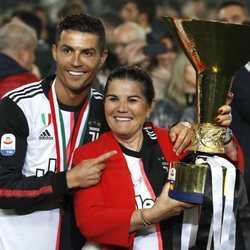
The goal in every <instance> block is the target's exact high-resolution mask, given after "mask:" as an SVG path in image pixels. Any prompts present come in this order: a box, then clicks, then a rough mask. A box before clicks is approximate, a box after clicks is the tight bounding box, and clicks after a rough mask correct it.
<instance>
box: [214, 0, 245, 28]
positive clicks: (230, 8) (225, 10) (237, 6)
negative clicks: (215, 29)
mask: <svg viewBox="0 0 250 250" xmlns="http://www.w3.org/2000/svg"><path fill="white" fill-rule="evenodd" d="M218 20H219V21H222V22H228V23H238V24H242V23H243V22H245V21H247V8H246V6H245V5H244V4H243V3H241V2H238V1H226V2H223V3H222V4H221V5H220V6H219V8H218Z"/></svg>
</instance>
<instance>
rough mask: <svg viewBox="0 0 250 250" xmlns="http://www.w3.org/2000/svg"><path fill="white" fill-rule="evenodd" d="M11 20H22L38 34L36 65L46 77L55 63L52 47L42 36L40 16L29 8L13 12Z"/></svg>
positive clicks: (40, 73)
mask: <svg viewBox="0 0 250 250" xmlns="http://www.w3.org/2000/svg"><path fill="white" fill-rule="evenodd" d="M11 22H22V23H25V24H27V25H29V26H30V27H32V28H33V29H34V30H35V31H36V34H37V38H38V40H37V46H36V50H35V55H36V58H35V59H36V60H35V65H36V66H37V68H38V70H39V75H40V77H42V78H43V77H46V76H47V75H48V73H49V71H50V68H51V65H52V63H53V58H52V56H51V48H50V46H49V44H48V43H47V42H46V41H45V40H43V39H42V38H41V34H42V29H43V24H42V20H41V19H40V17H38V16H37V15H36V14H34V13H33V12H31V11H28V10H17V11H15V12H14V13H13V14H12V17H11Z"/></svg>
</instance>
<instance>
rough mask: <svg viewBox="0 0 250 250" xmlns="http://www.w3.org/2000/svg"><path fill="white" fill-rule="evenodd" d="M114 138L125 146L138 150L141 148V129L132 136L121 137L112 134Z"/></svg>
mask: <svg viewBox="0 0 250 250" xmlns="http://www.w3.org/2000/svg"><path fill="white" fill-rule="evenodd" d="M114 136H115V138H116V140H117V141H118V142H119V143H120V144H121V145H122V146H124V147H125V148H127V149H130V150H133V151H136V152H139V151H140V150H141V148H142V144H143V133H142V131H141V133H140V134H138V135H136V136H133V137H129V138H126V137H121V136H119V135H114Z"/></svg>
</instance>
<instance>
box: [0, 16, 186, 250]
mask: <svg viewBox="0 0 250 250" xmlns="http://www.w3.org/2000/svg"><path fill="white" fill-rule="evenodd" d="M52 52H53V57H54V59H55V60H56V62H57V70H56V72H57V74H56V76H55V75H52V76H49V77H48V78H46V79H44V80H43V81H41V82H34V83H32V84H29V85H26V86H25V87H21V88H18V89H15V90H13V91H11V92H9V93H8V94H7V95H6V97H5V98H3V99H2V100H1V102H0V137H1V146H0V147H1V148H0V166H1V167H0V207H1V208H2V209H1V210H0V247H1V249H4V250H24V249H25V250H54V249H60V250H62V249H65V250H70V249H78V250H79V249H81V248H82V246H83V245H84V239H83V238H82V237H81V236H80V233H79V231H78V230H77V229H76V226H75V224H74V222H75V221H74V216H73V210H72V209H71V208H72V201H71V195H72V193H73V189H74V188H86V187H89V186H92V185H95V184H96V183H98V182H99V180H100V177H101V172H102V169H103V168H104V167H105V164H104V161H105V160H106V159H108V158H109V157H111V156H112V155H113V154H115V153H116V152H115V151H111V152H107V153H105V154H103V155H101V156H100V157H98V158H95V159H91V160H88V161H83V162H81V163H80V164H79V165H78V166H77V167H75V168H71V165H72V164H71V158H72V153H73V151H74V149H75V148H76V147H78V146H79V145H80V144H84V143H86V142H89V141H92V140H95V139H96V138H98V136H99V135H100V133H102V132H104V131H105V130H107V126H106V122H105V120H104V114H103V103H102V95H101V94H99V93H97V92H96V91H95V90H93V89H91V86H92V83H93V80H94V78H95V77H96V74H97V72H98V70H99V68H100V67H101V66H102V65H103V63H104V62H105V59H106V57H107V50H106V49H105V30H104V27H103V25H102V23H101V22H100V20H99V19H97V18H95V17H92V16H89V15H85V14H81V15H73V16H69V17H66V18H65V19H64V20H63V21H62V22H61V23H60V24H59V26H58V31H57V36H56V44H55V45H53V48H52ZM184 128H185V129H184ZM184 131H186V132H187V128H186V127H184V126H183V127H181V126H180V127H179V128H177V129H176V130H175V132H176V133H175V132H174V131H173V133H172V134H171V138H172V141H175V150H176V153H177V154H178V153H180V152H181V151H182V150H183V147H185V145H187V144H188V143H189V138H190V137H189V136H187V137H185V132H184ZM178 135H179V136H178ZM178 138H180V139H178ZM183 138H186V139H184V141H183ZM183 142H184V143H183Z"/></svg>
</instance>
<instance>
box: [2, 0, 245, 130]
mask: <svg viewBox="0 0 250 250" xmlns="http://www.w3.org/2000/svg"><path fill="white" fill-rule="evenodd" d="M211 3H212V1H206V0H190V1H168V2H164V1H154V0H128V1H115V2H112V4H111V3H110V1H107V0H106V1H88V0H85V1H81V0H71V1H70V0H68V1H57V0H54V1H49V0H47V1H45V0H44V1H41V4H39V2H37V1H18V2H17V3H15V1H8V6H7V3H6V4H4V1H2V7H4V8H3V11H2V13H1V12H0V26H4V25H5V24H6V23H12V25H9V26H6V27H5V30H2V31H0V52H1V54H0V56H1V58H0V72H1V73H0V84H1V91H0V95H1V96H2V95H3V94H4V93H5V92H6V91H7V90H9V89H10V88H11V86H10V84H9V83H10V82H13V81H15V82H16V84H14V85H13V86H15V87H17V86H18V85H22V84H24V83H28V82H33V81H35V80H36V79H42V78H44V77H46V76H47V75H48V74H51V73H53V72H54V71H55V62H54V61H53V59H52V55H51V46H52V44H53V43H54V38H55V30H56V25H57V23H58V22H59V21H60V20H62V19H63V18H64V17H65V16H67V15H70V14H77V13H90V14H94V15H97V16H98V17H99V18H100V19H101V20H102V22H103V24H104V26H105V29H106V43H107V44H106V46H107V49H108V51H109V55H108V58H107V62H106V64H105V65H104V66H103V67H102V69H100V72H99V74H98V77H97V78H96V79H95V83H94V87H95V88H96V89H97V90H98V91H100V92H102V90H103V88H104V85H105V82H106V79H107V77H108V75H109V73H110V72H111V71H112V70H113V69H115V68H116V67H117V66H120V65H139V66H140V67H142V68H143V69H145V70H146V71H147V72H148V73H149V74H150V76H151V77H152V79H153V84H154V87H155V93H156V99H157V102H156V105H155V108H154V110H153V112H152V114H151V117H150V119H151V120H152V121H153V122H154V124H156V125H160V126H161V127H166V128H169V127H170V126H171V125H173V124H174V123H176V122H177V121H188V122H191V123H193V122H195V117H196V115H195V109H196V107H195V96H196V74H195V70H194V68H193V67H192V65H191V63H190V62H189V60H188V59H187V58H186V56H185V55H184V54H183V52H182V51H181V49H180V48H179V47H178V44H177V43H176V41H175V40H174V38H173V37H172V35H171V34H170V32H169V31H168V30H167V28H166V26H165V24H164V23H163V21H162V19H161V16H179V17H191V18H202V19H208V20H219V19H220V18H219V9H218V8H219V7H218V4H222V3H223V1H219V2H217V3H216V4H215V3H213V4H211ZM242 4H243V6H244V1H243V2H242ZM9 6H10V7H9ZM245 7H246V8H247V5H245ZM245 7H244V20H239V21H237V20H232V21H231V22H238V23H243V22H247V21H248V18H249V16H248V12H247V9H246V8H245ZM221 20H223V18H222V19H221ZM223 21H227V20H223ZM17 23H22V24H23V23H24V24H25V25H27V26H29V27H32V28H33V29H34V30H35V33H36V38H34V34H31V31H30V30H28V27H22V31H20V32H16V31H15V32H13V30H17V29H21V28H20V27H19V28H18V27H16V26H15V25H17ZM10 34H11V35H10ZM3 38H4V39H3ZM2 54H3V55H4V56H3V55H2ZM6 55H7V56H8V58H6ZM10 58H12V59H13V60H14V61H13V60H12V59H11V60H10ZM7 59H8V60H7ZM24 76H25V77H24ZM4 84H5V85H6V86H7V87H6V88H5V87H3V86H5V85H4Z"/></svg>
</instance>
